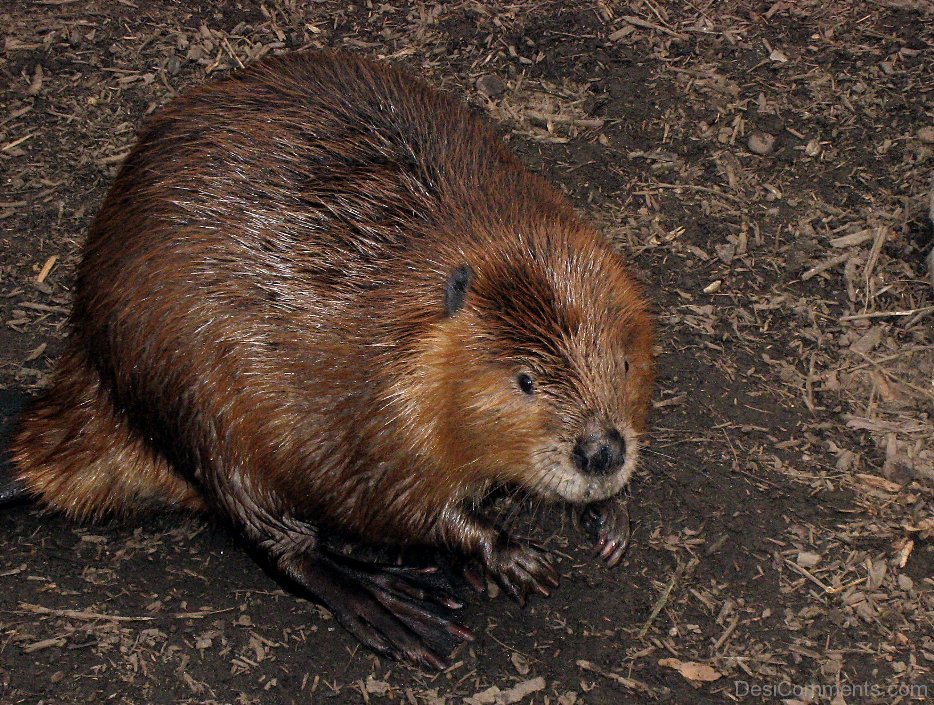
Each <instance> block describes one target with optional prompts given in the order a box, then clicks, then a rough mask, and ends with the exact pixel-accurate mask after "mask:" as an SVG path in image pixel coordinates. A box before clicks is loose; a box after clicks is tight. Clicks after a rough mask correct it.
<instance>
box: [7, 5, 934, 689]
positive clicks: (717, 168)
mask: <svg viewBox="0 0 934 705" xmlns="http://www.w3.org/2000/svg"><path fill="white" fill-rule="evenodd" d="M932 13H934V10H932V6H931V4H930V3H929V2H922V1H918V2H910V1H901V2H898V1H894V0H893V1H879V2H874V1H873V2H841V1H839V0H825V1H822V2H810V1H806V2H781V1H779V2H773V1H772V0H768V1H766V2H755V1H753V0H747V1H739V0H727V1H725V2H711V1H710V0H696V1H695V2H684V3H679V2H663V1H662V0H634V1H632V2H610V1H606V2H603V1H597V2H579V1H576V2H563V3H559V2H527V1H524V0H516V1H515V2H486V3H480V2H447V3H430V2H426V3H397V2H386V3H379V2H375V1H373V2H369V1H367V2H358V1H356V0H354V1H353V2H350V1H347V0H345V1H344V2H331V1H330V0H324V1H318V2H308V3H304V2H296V1H293V2H288V1H285V0H269V1H268V2H265V3H258V2H257V3H253V2H247V1H246V0H243V1H242V2H233V1H226V0H220V1H218V2H169V1H167V0H159V1H154V2H147V1H144V0H114V1H112V2H103V1H102V2H93V1H87V0H43V1H39V2H12V1H11V0H6V1H5V2H3V3H2V5H0V29H2V34H3V37H2V41H3V47H2V50H0V94H2V107H0V184H2V187H0V242H2V251H0V313H2V320H3V326H2V327H0V349H2V352H0V386H2V387H3V388H4V390H6V391H4V392H3V393H4V394H5V395H7V396H5V397H4V399H7V398H8V397H9V396H10V395H11V394H12V393H13V392H23V391H25V392H27V393H28V392H30V391H31V390H33V389H35V388H36V387H38V386H40V385H41V384H42V383H43V382H44V380H45V379H46V378H47V375H48V372H49V369H50V366H51V365H52V364H53V362H54V360H55V357H56V354H57V352H58V351H59V350H60V349H61V340H62V336H63V334H64V332H65V327H66V326H65V321H66V314H67V310H68V306H69V302H70V287H71V285H72V273H73V271H74V265H75V262H76V259H77V257H78V252H79V247H80V243H81V241H82V238H83V237H84V233H85V231H86V229H87V227H88V225H89V222H90V219H91V218H92V217H93V215H94V213H95V210H96V208H97V206H98V204H99V203H100V201H101V200H102V198H103V195H104V193H105V190H106V188H107V185H108V183H109V181H110V180H111V179H112V177H113V175H114V172H115V169H116V167H117V165H118V163H119V162H120V160H121V158H122V156H123V154H124V153H125V152H126V150H127V149H128V147H129V145H130V144H131V142H132V139H133V134H134V130H135V129H136V127H137V126H138V125H139V123H140V120H141V119H142V118H143V117H144V116H145V115H146V114H147V113H149V112H151V111H152V110H153V109H155V108H156V107H157V106H158V105H160V104H161V103H163V102H165V101H166V100H167V99H168V98H169V97H170V96H172V95H173V94H174V93H175V92H176V91H178V90H181V89H184V88H185V87H186V86H189V85H192V84H196V83H198V82H200V81H202V80H204V79H205V77H206V76H207V75H209V74H214V73H218V72H224V71H227V70H229V69H231V68H235V67H236V66H238V65H239V64H240V63H241V62H242V63H248V62H249V61H250V60H252V59H255V58H257V57H259V56H261V55H262V54H264V53H267V52H279V51H283V50H286V49H293V48H299V47H303V46H307V45H314V46H317V45H323V46H335V47H348V48H351V49H355V50H358V51H361V52H364V53H366V54H369V55H373V56H380V57H385V58H388V59H389V60H391V61H399V62H403V63H405V64H408V65H409V66H411V67H414V68H415V69H416V70H417V71H419V72H421V73H423V74H425V75H427V76H429V77H430V78H431V79H432V80H433V81H434V82H436V83H438V84H440V85H442V86H443V87H444V88H446V89H447V90H450V91H452V92H454V93H455V94H457V95H461V96H464V98H465V99H468V100H470V101H471V102H472V103H473V104H474V105H475V106H477V108H478V109H480V110H484V111H486V112H488V113H489V114H490V115H491V116H492V117H493V118H494V119H496V120H498V121H499V122H500V123H501V125H502V128H503V130H502V131H503V135H504V137H505V138H506V139H508V140H509V141H510V143H511V145H512V146H513V148H514V149H516V150H517V151H518V153H519V154H520V155H521V156H522V158H523V159H524V160H525V161H526V162H527V163H528V164H529V165H530V166H531V167H532V168H533V169H535V170H538V171H541V172H543V173H545V174H547V175H548V176H549V177H550V178H552V179H553V180H554V181H555V182H557V183H558V184H560V185H561V186H562V187H563V188H565V189H566V190H567V191H568V193H569V194H570V196H571V197H572V198H573V199H574V201H575V203H576V204H577V205H578V206H579V207H580V208H581V210H582V211H583V212H585V213H586V214H587V215H588V217H590V218H592V219H593V220H595V221H596V222H597V223H598V224H599V225H600V227H601V229H602V230H603V231H604V232H605V233H606V234H607V235H608V236H609V237H611V238H614V239H615V240H616V241H618V242H619V243H620V244H621V245H622V246H623V247H624V248H625V249H627V250H628V251H629V252H631V253H632V258H633V260H634V261H635V263H636V265H637V266H638V268H639V270H640V272H641V276H642V277H643V278H644V279H645V280H646V281H647V282H648V283H649V286H650V289H651V291H652V298H653V300H654V302H655V306H656V310H657V312H658V315H659V322H660V337H661V341H660V370H661V374H660V379H659V384H658V392H657V397H656V398H657V409H656V414H655V419H654V431H653V432H652V438H651V446H650V449H649V451H648V453H647V454H646V459H645V462H644V463H643V466H642V468H641V471H640V472H639V474H638V476H637V477H636V479H635V481H634V483H633V485H632V504H631V511H632V514H633V516H634V518H635V520H636V526H635V530H634V541H633V546H632V548H631V550H630V552H629V554H628V556H627V558H626V560H625V562H624V564H623V565H622V566H621V567H620V568H618V569H616V570H613V571H607V570H605V569H603V568H602V567H600V566H599V565H598V564H597V561H595V560H593V559H592V557H591V556H590V554H589V553H588V550H587V547H586V546H584V545H583V544H582V540H581V537H580V535H579V532H578V531H577V529H575V528H574V527H573V526H572V525H571V522H570V521H569V520H568V517H567V515H565V514H564V513H563V512H562V511H560V509H557V508H552V509H546V510H541V511H536V512H530V513H529V514H531V515H532V517H531V519H530V520H529V521H530V522H531V523H530V529H529V530H530V531H531V532H532V533H533V534H534V535H535V536H536V537H537V538H538V539H539V540H541V541H543V542H544V543H545V544H546V545H547V546H548V547H550V548H551V549H553V550H554V551H555V552H556V555H557V556H558V557H559V559H560V570H561V573H562V576H563V583H562V586H561V588H560V589H558V590H557V591H556V592H555V593H554V595H553V596H552V597H551V598H549V599H547V600H542V599H534V600H532V601H531V603H530V604H529V605H528V606H527V607H526V608H524V609H522V608H520V607H518V606H517V605H516V604H514V603H512V602H511V601H509V600H508V599H506V598H505V597H504V596H502V595H499V596H495V595H491V596H477V597H471V598H470V600H469V602H470V604H469V606H468V607H467V608H466V610H465V612H464V620H465V622H466V623H467V624H469V625H470V626H472V627H473V628H474V629H475V630H476V632H477V641H476V642H475V643H474V644H472V645H470V646H469V647H464V648H461V649H460V650H459V651H458V652H456V653H455V654H454V656H453V664H454V665H453V666H452V667H451V668H450V669H448V670H447V671H445V672H443V673H428V672H423V671H419V670H417V669H413V668H410V667H408V666H405V665H400V664H397V663H391V662H386V661H384V660H380V659H377V658H376V657H374V656H373V655H371V654H369V653H367V652H365V651H364V650H362V649H360V648H358V647H357V646H356V645H355V643H354V642H353V641H352V639H351V638H350V637H349V636H348V635H347V634H345V633H344V632H342V631H341V630H340V629H339V628H337V627H336V626H335V623H334V621H333V620H332V619H330V618H329V616H328V615H327V613H326V612H324V611H323V610H320V609H318V608H316V607H315V606H314V605H311V604H309V603H307V602H305V601H303V600H301V599H299V598H297V597H294V596H292V595H290V594H287V593H285V592H283V591H282V590H281V589H279V587H278V586H277V585H276V583H275V582H274V581H272V580H271V579H270V578H269V577H268V576H267V575H266V574H265V573H264V572H263V571H262V570H261V569H260V568H259V567H257V565H256V564H255V563H253V562H252V561H251V560H250V559H249V558H248V557H247V556H246V555H245V554H244V553H243V551H242V550H240V549H239V548H238V546H237V545H236V543H235V541H234V540H233V539H232V538H231V537H230V536H229V535H228V534H227V533H226V532H225V531H224V530H223V528H222V527H219V526H215V525H212V524H211V523H206V522H205V521H203V520H201V519H196V518H189V517H179V516H157V517H147V518H141V519H139V520H137V521H134V522H128V523H125V524H116V525H105V526H84V527H82V526H75V525H72V524H69V523H68V522H66V521H65V520H63V519H62V518H60V517H57V516H44V515H42V514H41V513H40V512H39V511H38V510H37V509H36V508H34V507H21V508H15V509H11V510H8V511H6V512H4V513H2V514H0V702H2V703H4V704H6V703H10V704H12V703H78V702H89V703H90V702H93V703H99V702H115V703H215V702H216V703H242V704H245V703H268V704H270V705H273V704H277V703H307V702H350V703H357V702H364V703H382V702H403V703H411V704H412V705H420V704H422V703H425V704H428V703H432V704H438V703H467V704H468V705H474V704H477V705H479V704H480V703H509V702H520V701H521V702H534V703H561V704H563V705H570V704H571V703H635V702H647V701H653V700H657V701H659V702H679V703H723V702H733V701H749V702H763V701H764V702H778V701H780V700H782V699H784V700H785V702H790V703H795V702H821V703H824V702H826V703H831V702H832V703H833V704H834V705H842V704H843V703H870V702H874V703H875V702H877V703H901V702H921V701H926V698H930V697H931V695H930V693H931V692H934V675H932V667H934V620H932V615H934V598H932V587H934V579H932V543H931V538H932V535H934V519H932V511H931V510H932V506H934V505H932V498H934V495H932V491H931V488H932V484H931V483H932V476H934V462H932V458H934V455H932V436H934V434H932V424H931V412H932V399H934V387H932V370H934V342H932V326H931V322H932V319H934V305H932V298H934V297H932V289H931V287H932V284H934V282H932V281H930V279H929V278H930V276H931V275H930V273H929V272H928V271H927V270H926V268H925V264H924V259H925V257H926V255H927V253H928V251H929V250H930V248H931V235H932V230H931V224H930V221H929V220H928V216H927V209H928V207H929V206H928V200H927V199H928V189H929V187H930V183H931V182H930V177H931V173H932V164H934V157H932V143H934V110H932V102H931V89H932V87H934V81H932V80H931V77H932V75H934V72H932V61H931V59H932V53H931V51H932V37H934V31H932V30H934V14H932ZM53 258H54V259H53ZM50 263H51V264H50ZM49 267H51V268H49ZM757 687H758V688H763V689H766V688H772V691H771V692H767V691H763V692H758V693H757V691H756V690H755V688H757ZM925 696H926V697H925Z"/></svg>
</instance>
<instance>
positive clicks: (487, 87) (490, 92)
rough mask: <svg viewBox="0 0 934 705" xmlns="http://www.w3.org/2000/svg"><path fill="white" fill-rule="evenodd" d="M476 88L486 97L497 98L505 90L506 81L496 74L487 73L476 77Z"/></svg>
mask: <svg viewBox="0 0 934 705" xmlns="http://www.w3.org/2000/svg"><path fill="white" fill-rule="evenodd" d="M477 90H478V91H480V92H481V93H483V95H485V96H486V97H487V98H497V97H499V96H501V95H502V94H503V93H505V92H506V83H505V82H504V81H503V79H501V78H500V77H499V76H497V75H496V74H492V73H488V74H485V75H483V76H480V78H478V79H477Z"/></svg>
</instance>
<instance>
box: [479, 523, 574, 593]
mask: <svg viewBox="0 0 934 705" xmlns="http://www.w3.org/2000/svg"><path fill="white" fill-rule="evenodd" d="M484 566H485V568H486V570H487V571H488V572H489V573H490V575H492V576H493V577H494V578H495V579H496V582H498V583H499V584H500V586H502V588H503V590H505V591H506V593H508V594H509V595H511V596H512V597H514V598H515V599H516V600H517V601H518V602H519V604H520V605H524V604H525V598H526V596H527V595H529V594H530V593H532V592H537V593H538V594H539V595H541V596H542V597H548V595H549V593H550V591H549V588H556V587H558V572H557V571H556V570H555V568H554V566H553V565H552V563H551V557H550V555H549V553H548V551H546V550H545V549H544V548H542V547H541V546H538V545H536V544H533V543H519V542H517V541H514V540H513V539H512V538H510V537H508V536H502V537H501V538H500V540H499V541H498V542H497V545H496V546H495V547H494V548H493V550H492V551H491V552H490V554H489V555H488V556H486V557H485V558H484Z"/></svg>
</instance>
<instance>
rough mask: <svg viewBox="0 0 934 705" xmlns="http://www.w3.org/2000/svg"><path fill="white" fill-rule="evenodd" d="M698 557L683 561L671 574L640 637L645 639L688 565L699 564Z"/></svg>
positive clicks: (640, 632)
mask: <svg viewBox="0 0 934 705" xmlns="http://www.w3.org/2000/svg"><path fill="white" fill-rule="evenodd" d="M697 562H698V561H697V559H696V558H695V559H693V560H692V561H690V562H689V563H688V564H685V563H682V564H681V565H679V566H678V569H677V570H676V571H675V574H674V575H672V576H671V580H669V581H668V584H667V585H666V586H665V589H664V590H662V594H661V595H659V596H658V600H657V601H656V602H655V606H654V607H653V608H652V613H651V614H650V615H649V618H648V619H647V620H646V622H645V624H643V625H642V629H640V630H639V634H638V637H637V638H639V639H644V638H645V635H646V634H648V633H649V629H650V628H651V626H652V622H654V621H655V618H656V617H658V615H659V613H660V612H661V611H662V610H663V609H664V608H665V605H667V604H668V599H669V598H670V597H671V593H672V591H673V590H674V589H675V585H677V584H678V581H679V580H681V577H682V576H683V575H684V574H685V572H687V566H688V565H691V567H692V568H693V566H695V565H697Z"/></svg>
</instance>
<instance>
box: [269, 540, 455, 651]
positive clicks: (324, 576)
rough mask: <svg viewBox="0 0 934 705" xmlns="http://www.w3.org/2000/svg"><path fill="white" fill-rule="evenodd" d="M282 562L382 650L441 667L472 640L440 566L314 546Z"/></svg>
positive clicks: (354, 632)
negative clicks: (457, 616) (380, 560)
mask: <svg viewBox="0 0 934 705" xmlns="http://www.w3.org/2000/svg"><path fill="white" fill-rule="evenodd" d="M280 565H282V567H283V569H284V571H285V573H286V574H287V576H288V577H289V579H290V580H292V581H293V582H295V583H296V584H297V585H299V586H300V587H301V588H302V589H303V590H304V591H307V592H308V593H309V594H310V596H311V597H313V598H314V599H315V600H316V601H318V602H320V603H321V604H323V605H324V606H325V607H326V608H327V609H328V610H329V611H330V612H331V613H332V614H333V615H334V617H335V619H337V621H338V622H339V623H340V624H341V626H343V627H344V628H345V629H346V630H347V631H349V632H350V633H351V634H352V635H353V636H354V637H356V638H357V639H358V640H359V641H360V642H361V643H362V644H363V645H364V646H367V647H368V648H370V649H372V650H373V651H375V652H376V653H378V654H381V655H384V656H389V657H392V658H398V659H404V660H407V661H409V662H412V663H415V664H419V665H422V666H425V667H428V668H434V669H440V668H444V667H445V666H446V665H447V663H446V658H447V656H448V654H450V652H451V651H452V650H453V649H454V647H455V646H457V644H459V643H460V642H462V641H472V640H473V635H472V633H471V632H470V630H469V629H467V628H466V627H464V626H462V625H461V624H459V623H457V622H456V621H455V620H454V619H453V613H454V611H455V610H457V609H460V608H461V607H462V604H461V603H460V601H459V600H457V599H456V598H455V597H454V595H453V593H452V592H451V586H450V584H449V583H448V581H447V580H446V579H445V578H444V577H442V575H441V573H439V572H438V571H437V569H434V568H423V567H412V566H395V565H384V564H374V563H365V562H362V561H357V560H354V559H352V558H349V557H347V556H342V555H337V554H326V553H319V552H317V551H315V550H312V551H306V553H304V554H300V555H298V556H296V557H293V558H284V559H282V560H281V561H280Z"/></svg>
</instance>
